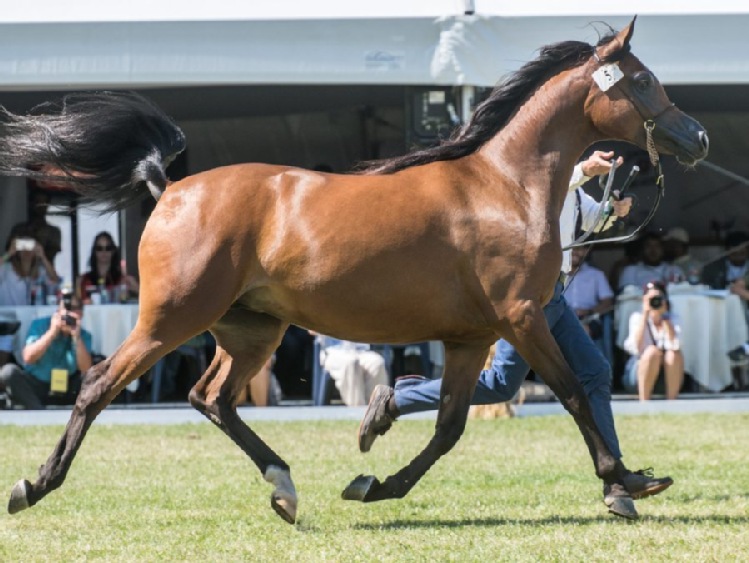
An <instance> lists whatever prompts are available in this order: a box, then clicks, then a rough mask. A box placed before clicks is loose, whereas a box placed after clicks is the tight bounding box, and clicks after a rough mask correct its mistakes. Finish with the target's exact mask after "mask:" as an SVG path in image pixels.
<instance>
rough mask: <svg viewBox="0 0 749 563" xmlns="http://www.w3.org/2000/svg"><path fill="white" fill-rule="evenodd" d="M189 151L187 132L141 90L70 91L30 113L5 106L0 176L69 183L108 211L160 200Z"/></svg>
mask: <svg viewBox="0 0 749 563" xmlns="http://www.w3.org/2000/svg"><path fill="white" fill-rule="evenodd" d="M184 149H185V135H184V133H183V132H182V130H181V129H180V128H179V127H177V125H176V124H175V123H174V122H173V121H172V120H171V119H170V118H169V117H168V116H167V115H166V114H164V112H163V111H161V110H160V109H159V108H158V107H156V105H155V104H154V103H153V102H151V101H149V100H147V99H146V98H144V97H143V96H140V95H139V94H136V93H135V92H98V93H86V94H69V95H67V96H65V97H64V98H63V99H62V100H61V101H60V102H59V103H56V104H53V103H45V104H42V105H40V106H37V107H35V108H34V109H32V110H31V111H30V112H29V113H28V114H27V115H15V114H12V113H10V112H9V111H7V110H6V109H5V108H3V107H2V106H0V175H3V176H27V177H30V178H34V179H37V180H46V181H51V182H58V183H63V184H66V185H69V186H70V187H71V188H72V189H73V190H75V191H76V192H78V193H79V194H81V195H82V196H83V198H84V199H86V200H88V201H89V202H91V203H95V204H99V205H101V206H102V208H103V209H104V210H105V211H114V210H117V209H123V208H125V207H128V206H129V205H131V204H133V203H135V202H136V201H139V200H141V199H143V198H144V197H146V196H147V195H148V194H149V193H150V194H151V195H153V196H154V197H155V198H156V199H158V198H159V197H160V196H161V193H162V192H163V191H164V189H165V188H166V185H167V178H166V174H165V170H166V167H167V166H168V165H169V163H170V162H171V161H172V160H174V158H175V157H176V156H177V155H178V154H179V153H180V152H182V151H183V150H184Z"/></svg>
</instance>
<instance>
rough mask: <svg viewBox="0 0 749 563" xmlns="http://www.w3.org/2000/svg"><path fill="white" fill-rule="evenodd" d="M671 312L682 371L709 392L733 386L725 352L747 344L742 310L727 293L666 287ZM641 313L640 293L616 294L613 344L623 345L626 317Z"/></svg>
mask: <svg viewBox="0 0 749 563" xmlns="http://www.w3.org/2000/svg"><path fill="white" fill-rule="evenodd" d="M669 300H670V301H671V308H672V311H673V312H674V313H675V314H676V315H677V316H678V318H679V322H680V324H681V350H682V354H683V355H684V370H685V371H686V372H687V373H689V374H690V375H692V377H694V378H695V379H696V380H697V382H699V383H700V385H702V386H703V387H704V388H706V389H708V390H710V391H716V392H717V391H721V390H723V389H725V388H726V387H728V386H729V385H731V383H733V378H732V376H731V365H730V361H729V359H728V356H727V352H728V351H729V350H732V349H733V348H736V347H737V346H739V345H740V344H743V343H744V342H746V341H747V325H746V316H745V314H744V307H743V305H742V303H741V299H739V297H738V296H736V295H733V294H730V293H728V292H727V291H706V290H701V289H694V290H691V291H690V290H688V289H685V288H670V289H669ZM640 310H642V294H634V295H620V296H619V297H618V298H617V301H616V311H615V326H616V327H617V335H616V344H617V346H619V347H620V348H621V347H622V346H623V344H624V341H625V339H626V338H627V334H628V333H629V317H630V315H631V314H632V313H633V312H635V311H640Z"/></svg>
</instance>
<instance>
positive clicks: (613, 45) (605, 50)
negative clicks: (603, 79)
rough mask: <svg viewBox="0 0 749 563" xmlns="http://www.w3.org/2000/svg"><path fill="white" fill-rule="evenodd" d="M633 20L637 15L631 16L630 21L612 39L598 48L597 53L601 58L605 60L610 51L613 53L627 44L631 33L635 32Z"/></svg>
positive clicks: (635, 19)
mask: <svg viewBox="0 0 749 563" xmlns="http://www.w3.org/2000/svg"><path fill="white" fill-rule="evenodd" d="M635 21H637V16H635V17H634V18H632V21H631V22H629V23H628V24H627V26H626V27H625V28H624V29H622V30H621V31H620V32H619V33H617V34H616V36H615V37H614V39H612V40H611V41H610V42H608V43H607V44H606V45H604V46H603V47H601V48H600V49H599V51H598V55H599V56H600V57H601V58H602V59H604V60H605V59H606V58H608V57H609V56H610V55H611V54H612V53H615V52H617V51H619V50H620V49H623V48H625V47H627V46H628V45H629V40H630V39H632V34H633V33H634V32H635Z"/></svg>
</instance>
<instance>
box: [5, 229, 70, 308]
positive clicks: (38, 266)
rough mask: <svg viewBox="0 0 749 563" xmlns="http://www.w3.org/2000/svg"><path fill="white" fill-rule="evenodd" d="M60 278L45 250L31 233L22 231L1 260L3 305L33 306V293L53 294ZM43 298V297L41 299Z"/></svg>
mask: <svg viewBox="0 0 749 563" xmlns="http://www.w3.org/2000/svg"><path fill="white" fill-rule="evenodd" d="M59 283H60V278H59V277H58V275H57V272H55V268H54V266H53V265H52V263H51V262H50V261H49V260H48V259H47V257H46V256H45V254H44V249H43V248H42V245H40V244H39V243H38V242H37V241H36V240H34V239H33V238H32V237H31V236H30V233H29V232H27V231H25V230H23V229H19V230H17V232H16V234H14V235H13V236H12V237H11V238H10V240H9V241H8V246H7V248H6V252H5V254H3V255H2V256H0V305H3V306H18V305H34V303H33V302H32V291H44V292H46V293H48V294H50V293H53V292H54V291H55V289H56V286H57V284H59ZM42 298H43V297H42Z"/></svg>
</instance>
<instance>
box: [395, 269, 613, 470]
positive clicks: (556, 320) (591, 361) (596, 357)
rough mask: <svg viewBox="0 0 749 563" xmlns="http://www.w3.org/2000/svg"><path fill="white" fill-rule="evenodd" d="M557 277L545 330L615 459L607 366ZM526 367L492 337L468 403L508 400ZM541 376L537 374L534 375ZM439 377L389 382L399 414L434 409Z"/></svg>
mask: <svg viewBox="0 0 749 563" xmlns="http://www.w3.org/2000/svg"><path fill="white" fill-rule="evenodd" d="M562 289H563V287H562V284H561V283H559V282H557V285H556V287H555V288H554V297H553V298H552V299H551V301H550V302H549V303H548V304H547V305H546V307H544V316H545V317H546V322H547V323H548V324H549V329H550V330H551V334H552V335H553V336H554V340H556V342H557V344H558V345H559V348H560V350H561V351H562V354H563V355H564V358H565V360H567V363H568V364H569V365H570V367H571V368H572V371H573V372H574V373H575V376H576V377H577V379H578V380H579V381H580V383H581V384H582V385H583V388H584V389H585V394H586V395H587V396H588V400H589V401H590V407H591V410H592V412H593V418H594V419H595V421H596V425H597V426H598V429H599V431H600V432H601V435H602V436H603V439H604V441H605V442H606V445H607V446H608V448H609V450H611V453H612V454H613V456H614V457H615V458H616V459H620V458H621V457H622V453H621V451H620V450H619V439H618V438H617V435H616V428H614V414H613V412H612V411H611V366H610V365H609V363H608V361H606V358H604V356H603V354H602V353H601V351H600V350H599V349H598V347H597V346H596V345H595V344H594V343H593V341H592V340H591V339H590V337H589V336H588V335H587V333H586V332H585V330H584V329H583V327H582V325H581V324H580V321H579V320H578V319H577V315H575V312H574V311H573V310H572V308H571V307H570V306H569V305H568V304H567V301H566V300H565V299H564V296H563V295H562ZM529 371H530V367H529V366H528V364H527V363H526V362H525V360H524V359H523V358H521V357H520V354H519V353H518V352H517V350H515V348H513V347H512V345H511V344H510V343H509V342H507V341H505V340H498V341H497V344H496V351H495V354H494V359H493V360H492V366H491V369H488V370H484V371H482V372H481V375H480V376H479V380H478V384H477V385H476V391H475V392H474V394H473V399H471V404H472V405H488V404H492V403H500V402H503V401H509V400H511V399H512V398H513V397H514V396H515V393H517V391H518V389H520V386H521V385H522V383H523V381H525V378H526V377H527V375H528V372H529ZM539 375H541V376H542V377H543V374H539ZM441 385H442V380H440V379H432V380H418V379H416V380H414V379H412V380H404V381H403V382H400V383H397V384H396V386H395V404H396V405H397V407H398V410H399V411H400V413H401V414H410V413H414V412H421V411H428V410H435V409H437V408H438V407H439V404H440V387H441Z"/></svg>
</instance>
